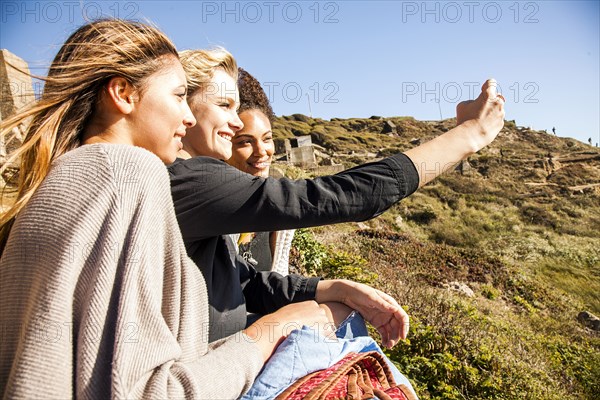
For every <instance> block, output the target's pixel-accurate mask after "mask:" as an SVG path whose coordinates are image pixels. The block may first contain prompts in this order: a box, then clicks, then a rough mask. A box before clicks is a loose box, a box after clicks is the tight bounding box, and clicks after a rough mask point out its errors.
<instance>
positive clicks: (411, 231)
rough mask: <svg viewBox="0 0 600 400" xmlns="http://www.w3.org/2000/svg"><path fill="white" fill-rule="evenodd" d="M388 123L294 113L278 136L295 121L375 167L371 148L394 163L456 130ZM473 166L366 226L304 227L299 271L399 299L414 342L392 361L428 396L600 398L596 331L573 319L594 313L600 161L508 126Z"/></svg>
mask: <svg viewBox="0 0 600 400" xmlns="http://www.w3.org/2000/svg"><path fill="white" fill-rule="evenodd" d="M286 118H289V120H288V119H286ZM390 120H392V121H393V122H394V123H395V124H396V126H398V129H399V132H398V136H394V137H392V136H388V135H386V134H381V133H379V132H380V131H381V129H380V128H381V127H382V124H383V121H382V120H371V119H363V120H360V119H350V120H338V119H336V120H334V121H330V122H329V121H323V120H313V119H307V121H308V122H299V121H296V120H294V119H293V118H292V117H285V118H282V119H280V120H279V121H278V124H276V127H278V128H277V129H276V133H277V132H278V131H279V133H281V132H287V133H288V134H289V135H291V136H293V135H294V133H293V132H292V131H291V130H289V129H288V123H289V124H290V125H289V126H292V123H293V124H295V125H294V126H295V128H294V129H297V130H298V131H300V130H302V132H303V133H302V134H311V135H313V141H314V138H315V135H314V133H315V132H316V133H318V134H319V135H321V136H318V137H319V138H320V140H321V141H320V144H321V145H322V146H324V147H325V148H326V149H328V150H329V151H331V153H332V154H334V160H335V161H337V162H344V161H346V160H347V159H346V158H344V157H342V155H343V154H339V153H343V152H346V153H350V152H352V151H354V152H355V154H359V156H358V157H355V158H354V159H353V160H354V163H355V164H356V163H359V162H366V161H370V160H371V159H372V158H368V157H367V156H362V157H363V159H360V157H361V156H360V154H366V152H367V151H368V152H371V153H376V154H377V155H378V156H387V155H389V154H393V153H394V152H397V151H402V150H405V149H407V148H410V147H412V146H413V145H415V144H416V141H415V139H421V140H426V139H428V138H430V137H432V136H435V135H439V134H440V133H441V132H444V131H445V130H448V129H449V128H451V126H452V123H453V121H452V120H447V121H440V122H420V121H415V120H414V119H412V118H391V119H390ZM300 124H304V125H302V126H300ZM298 131H297V132H298ZM279 133H277V134H279ZM341 136H345V137H347V138H351V139H343V140H342V139H341ZM358 137H362V138H366V139H367V140H359V139H358ZM411 142H412V143H413V144H411ZM358 152H362V153H358ZM336 154H339V158H337V159H336V158H335V157H336ZM468 161H469V164H470V166H471V168H470V169H468V170H466V171H463V173H462V174H461V173H458V172H452V173H448V174H446V175H445V176H443V177H441V178H439V179H437V180H436V181H434V182H432V183H431V184H429V185H427V186H426V187H424V188H421V189H420V190H419V191H418V192H416V193H415V194H414V195H412V196H411V197H409V198H407V199H405V200H404V201H402V202H401V203H400V204H398V205H396V206H394V207H392V208H391V209H390V210H388V211H387V212H386V213H384V214H383V215H381V216H380V217H378V218H376V219H374V220H371V221H368V222H367V226H368V229H364V227H365V226H364V225H361V229H358V227H357V225H356V224H339V225H335V226H327V227H322V228H315V229H311V230H300V231H298V233H297V235H296V239H295V240H294V251H293V254H292V258H291V259H292V265H293V266H294V267H295V268H296V270H297V271H299V272H302V273H307V274H310V275H320V276H325V277H329V278H335V277H339V278H350V279H355V280H362V281H364V282H369V283H372V284H374V285H375V286H376V287H379V288H381V289H383V290H385V291H387V292H389V293H390V294H392V295H393V296H394V297H395V298H397V299H398V300H399V302H400V303H401V304H402V306H403V307H405V308H406V310H407V311H408V313H409V314H410V316H411V332H410V334H409V338H408V339H407V340H406V341H404V342H402V343H400V344H398V345H397V346H396V347H394V349H392V350H390V351H389V352H388V354H389V356H390V357H391V359H392V360H393V361H394V362H395V363H397V365H398V366H399V367H400V369H401V370H402V371H403V372H405V373H406V374H407V376H408V377H409V378H410V379H411V381H412V382H413V384H414V385H415V388H416V389H417V392H418V393H419V395H420V397H421V398H422V399H562V398H573V399H596V398H598V393H600V334H599V333H598V332H594V331H592V330H590V329H589V328H586V327H584V326H583V325H582V324H580V323H579V322H578V321H577V315H578V313H579V312H580V311H583V310H588V311H590V312H592V313H594V314H596V315H600V234H599V231H600V187H599V186H594V184H599V183H600V151H599V150H598V149H597V148H593V147H591V146H587V145H585V144H583V143H580V142H577V141H575V140H572V139H561V138H557V137H555V136H553V135H548V134H546V133H544V132H537V131H533V130H530V129H526V128H519V127H517V126H516V124H515V123H514V122H507V124H506V125H505V129H504V130H503V131H502V132H501V134H500V136H499V137H498V139H497V140H496V141H495V142H494V143H493V144H492V145H491V146H490V147H489V148H486V149H484V150H483V151H482V152H480V153H479V154H477V155H474V156H473V157H471V158H470V159H469V160H468ZM449 282H461V283H464V284H466V285H468V286H469V287H470V288H471V289H472V290H473V292H474V293H475V294H474V296H473V297H469V296H467V295H466V294H464V293H461V292H457V291H453V290H450V289H447V288H446V285H445V284H447V283H449Z"/></svg>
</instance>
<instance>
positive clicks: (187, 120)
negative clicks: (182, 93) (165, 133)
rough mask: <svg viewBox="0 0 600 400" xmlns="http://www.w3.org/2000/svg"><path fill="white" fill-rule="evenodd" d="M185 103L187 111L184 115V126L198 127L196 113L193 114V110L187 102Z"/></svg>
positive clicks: (185, 110)
mask: <svg viewBox="0 0 600 400" xmlns="http://www.w3.org/2000/svg"><path fill="white" fill-rule="evenodd" d="M184 103H185V105H184V107H185V109H184V114H183V124H184V125H185V126H186V127H188V128H191V127H193V126H194V125H196V117H194V113H193V112H192V109H191V108H190V106H189V105H188V103H187V101H184Z"/></svg>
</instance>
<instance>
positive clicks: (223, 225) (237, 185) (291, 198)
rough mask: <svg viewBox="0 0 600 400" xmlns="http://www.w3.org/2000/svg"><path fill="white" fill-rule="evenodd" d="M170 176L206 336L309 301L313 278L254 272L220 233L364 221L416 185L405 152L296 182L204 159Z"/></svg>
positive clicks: (178, 165) (177, 166) (177, 167)
mask: <svg viewBox="0 0 600 400" xmlns="http://www.w3.org/2000/svg"><path fill="white" fill-rule="evenodd" d="M169 173H170V176H171V194H172V196H173V201H174V204H175V212H176V215H177V220H178V222H179V226H180V229H181V231H182V234H183V239H184V242H185V245H186V248H187V251H188V255H189V256H190V257H191V258H192V259H193V260H194V262H195V263H196V265H198V267H199V268H200V270H201V271H202V273H203V275H204V278H205V280H206V285H207V289H208V297H209V303H210V325H209V329H210V334H209V337H210V340H211V341H214V340H217V339H219V338H222V337H225V336H228V335H231V334H233V333H235V332H237V331H239V330H241V329H243V328H244V327H245V323H246V312H247V311H251V312H257V313H260V314H264V313H270V312H273V311H275V310H276V309H278V308H280V307H282V306H284V305H286V304H289V303H293V302H297V301H303V300H310V299H314V298H315V294H316V287H317V282H318V278H303V277H300V276H287V277H283V276H281V275H279V274H277V273H274V272H261V273H259V272H257V271H256V270H254V268H252V267H251V266H249V265H247V263H245V261H244V260H243V259H242V258H241V257H239V256H238V255H237V253H236V249H235V246H234V245H233V243H232V242H231V239H230V238H229V237H227V236H223V235H225V234H228V233H240V232H268V231H277V230H282V229H293V228H303V227H310V226H317V225H326V224H332V223H339V222H348V221H363V220H366V219H369V218H372V217H375V216H377V215H379V214H381V213H382V212H384V211H385V210H387V209H388V208H389V207H391V206H392V205H393V204H395V203H396V202H398V201H399V200H401V199H402V198H404V197H406V196H408V195H410V194H411V193H412V192H414V191H415V190H416V189H417V187H418V183H419V178H418V174H417V171H416V169H415V167H414V165H413V163H412V161H410V159H409V158H408V157H406V156H405V155H403V154H399V155H396V156H393V157H390V158H386V159H384V160H381V161H379V162H375V163H370V164H365V165H361V166H358V167H356V168H352V169H350V170H347V171H343V172H341V173H339V174H336V175H331V176H326V177H320V178H316V179H306V180H296V181H294V180H289V179H271V178H268V179H264V178H257V177H254V176H252V175H248V174H246V173H243V172H240V171H239V170H237V169H236V168H233V167H231V166H229V165H228V164H226V163H224V162H223V161H219V160H216V159H213V158H209V157H195V158H191V159H189V160H178V161H176V162H175V163H174V164H172V165H171V166H170V167H169Z"/></svg>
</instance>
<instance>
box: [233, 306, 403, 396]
mask: <svg viewBox="0 0 600 400" xmlns="http://www.w3.org/2000/svg"><path fill="white" fill-rule="evenodd" d="M336 336H337V338H326V337H324V336H322V335H320V334H319V333H318V332H316V331H315V330H314V329H312V328H309V327H306V326H304V327H302V329H296V330H294V331H292V332H291V333H290V334H289V335H288V337H287V338H286V339H285V340H284V341H283V342H282V343H281V344H280V345H279V347H278V348H277V350H275V353H274V354H273V356H271V358H270V359H269V361H268V362H267V364H266V365H265V366H264V367H263V369H262V371H261V372H260V374H259V375H258V376H257V377H256V380H255V381H254V384H253V385H252V387H251V388H250V390H249V391H248V392H247V393H246V394H245V395H244V396H243V397H241V398H242V399H272V398H274V397H277V395H279V394H280V393H281V392H283V391H284V390H285V389H287V388H288V386H290V385H291V384H292V383H294V382H295V381H296V380H298V379H299V378H302V377H303V376H306V375H308V374H310V373H313V372H315V371H318V370H322V369H327V368H329V367H330V366H332V365H333V364H335V363H336V362H338V361H340V360H341V359H342V358H344V357H345V356H346V355H347V354H348V353H350V352H356V353H363V352H367V351H377V352H379V353H381V354H383V352H382V350H381V348H380V347H379V346H378V345H377V343H375V341H374V340H373V339H372V338H371V337H369V333H368V331H367V326H366V324H365V321H364V319H363V318H362V316H361V315H360V314H359V313H357V312H356V311H353V312H352V313H351V314H350V315H349V316H348V317H347V318H346V319H345V320H344V321H343V322H342V323H341V324H340V326H339V327H338V329H337V330H336ZM386 360H387V361H388V365H389V367H390V370H391V371H392V375H393V376H394V380H395V381H396V383H397V384H404V385H406V386H408V387H409V388H410V389H411V390H412V386H411V384H410V382H409V381H408V379H407V378H406V377H405V376H404V375H402V373H401V372H400V371H399V370H398V368H396V366H395V365H394V364H393V363H392V362H391V361H390V360H389V359H387V357H386ZM413 392H414V390H413Z"/></svg>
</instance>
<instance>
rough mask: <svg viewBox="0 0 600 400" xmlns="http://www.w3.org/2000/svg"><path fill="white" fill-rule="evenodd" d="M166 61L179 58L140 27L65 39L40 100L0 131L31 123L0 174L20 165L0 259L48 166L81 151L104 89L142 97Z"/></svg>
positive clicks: (100, 26) (91, 29) (96, 28)
mask: <svg viewBox="0 0 600 400" xmlns="http://www.w3.org/2000/svg"><path fill="white" fill-rule="evenodd" d="M166 56H174V57H176V58H177V57H178V54H177V49H176V48H175V46H174V45H173V43H172V42H171V41H170V40H169V39H168V38H167V37H166V36H165V35H164V34H163V33H162V32H160V31H159V30H158V29H156V28H154V27H152V26H149V25H147V24H143V23H139V22H131V21H124V20H118V19H103V20H98V21H95V22H91V23H88V24H86V25H83V26H81V27H80V28H79V29H77V30H76V31H75V32H74V33H73V34H72V35H71V36H70V37H69V38H68V39H67V41H66V42H65V43H64V44H63V45H62V47H61V48H60V50H59V52H58V54H57V55H56V57H55V58H54V61H53V62H52V64H51V66H50V69H49V71H48V76H47V77H46V78H44V81H45V85H44V91H43V94H42V96H41V99H40V100H39V101H38V102H36V103H34V104H32V105H30V106H29V107H27V108H26V109H24V110H23V111H22V112H20V113H18V114H17V115H15V116H13V117H11V118H9V119H8V120H6V121H4V122H2V125H1V129H0V134H1V135H2V137H8V135H9V134H10V132H11V130H12V129H13V128H15V127H17V126H18V125H19V124H20V123H22V122H24V121H25V120H26V119H28V118H31V124H30V125H29V127H28V129H27V132H26V135H25V139H24V141H23V144H22V146H21V147H20V148H19V149H18V150H17V151H15V152H14V153H13V154H12V155H11V156H10V158H9V159H8V160H7V162H6V163H5V164H4V166H3V167H2V168H1V169H0V173H2V172H4V171H5V169H7V167H8V166H9V165H10V164H11V163H14V162H16V161H17V160H18V159H19V158H20V160H21V162H20V172H19V181H18V186H17V196H16V200H15V202H14V203H13V204H12V206H11V207H10V208H9V209H8V211H7V212H3V213H2V217H1V219H0V224H1V228H0V254H1V252H3V251H4V246H5V244H6V241H7V239H8V235H9V233H10V229H11V227H12V224H13V222H14V219H15V217H16V215H17V214H18V213H19V211H21V210H22V209H23V208H24V207H25V205H26V204H27V202H28V201H29V199H30V198H31V196H32V195H33V193H34V192H35V191H36V189H37V188H38V187H39V186H40V184H41V183H42V181H43V180H44V178H45V177H46V175H47V174H48V171H49V170H50V165H51V163H52V161H54V160H55V159H56V158H58V157H60V156H61V155H63V154H64V153H66V152H68V151H70V150H72V149H74V148H76V147H78V146H80V145H81V136H82V132H83V131H84V129H85V127H86V125H87V123H88V122H89V121H90V119H91V118H92V116H93V114H94V112H95V108H96V105H97V102H98V100H99V96H100V95H101V93H102V90H103V88H104V85H105V84H106V83H108V81H109V80H110V79H111V78H113V77H115V76H120V77H123V78H125V79H127V81H128V82H129V83H131V85H132V86H133V87H135V88H136V89H137V90H138V91H140V92H141V91H142V90H143V88H144V86H145V83H146V82H145V79H146V78H147V77H148V76H150V75H152V74H153V73H154V72H156V71H158V70H159V69H160V68H161V67H162V66H163V65H164V63H165V62H166V61H167V57H166ZM140 94H141V93H140Z"/></svg>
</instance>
